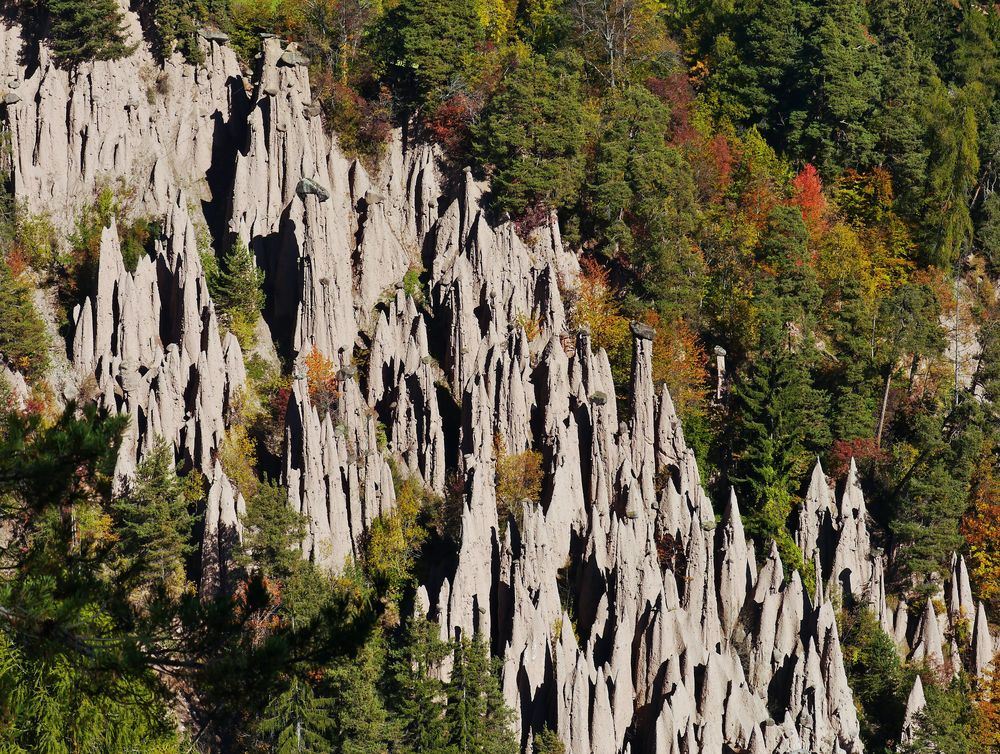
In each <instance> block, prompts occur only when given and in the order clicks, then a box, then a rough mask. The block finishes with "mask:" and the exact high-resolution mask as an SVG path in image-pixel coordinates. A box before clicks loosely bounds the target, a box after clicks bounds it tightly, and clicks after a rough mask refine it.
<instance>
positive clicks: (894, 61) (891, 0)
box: [871, 0, 929, 216]
mask: <svg viewBox="0 0 1000 754" xmlns="http://www.w3.org/2000/svg"><path fill="white" fill-rule="evenodd" d="M907 5H908V3H906V2H905V0H877V1H876V2H873V3H871V15H872V31H873V33H874V34H875V36H876V37H877V38H878V39H879V42H880V45H879V53H880V55H881V61H880V63H879V69H880V78H881V80H882V92H881V97H880V99H881V102H880V106H879V109H878V113H877V115H876V117H875V126H874V127H873V129H872V130H873V131H874V132H875V133H876V134H880V141H879V144H878V150H879V151H880V152H882V153H883V154H885V157H886V164H887V167H888V168H889V169H890V171H891V172H892V177H893V187H894V188H895V189H896V192H897V195H898V197H899V204H900V206H901V208H902V209H903V210H904V211H905V213H906V215H907V216H914V215H915V214H916V213H919V210H920V201H919V197H920V195H921V188H922V187H923V185H924V182H925V180H926V176H927V158H928V155H929V150H928V148H927V146H926V144H925V143H924V139H925V127H924V124H923V122H922V120H921V109H922V104H921V98H922V96H923V95H922V92H921V89H922V86H923V84H924V82H923V81H922V80H921V62H922V57H923V56H925V55H926V53H925V52H923V51H921V50H918V48H917V46H916V44H915V43H914V41H913V37H912V35H911V33H910V31H909V29H908V28H907V23H906V21H907V18H908V15H909V13H908V8H907Z"/></svg>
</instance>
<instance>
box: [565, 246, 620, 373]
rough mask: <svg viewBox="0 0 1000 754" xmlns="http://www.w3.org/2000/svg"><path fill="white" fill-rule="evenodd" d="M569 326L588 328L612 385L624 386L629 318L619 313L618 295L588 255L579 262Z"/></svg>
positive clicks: (606, 275) (606, 276)
mask: <svg viewBox="0 0 1000 754" xmlns="http://www.w3.org/2000/svg"><path fill="white" fill-rule="evenodd" d="M573 325H574V326H575V327H577V328H581V327H584V326H586V327H588V328H590V337H591V343H592V347H593V349H594V350H595V351H596V350H597V349H599V348H603V349H605V350H606V351H607V352H608V360H609V361H610V362H611V373H612V376H613V377H614V380H615V384H616V385H627V384H628V378H629V374H630V372H631V368H632V366H631V365H632V335H631V333H630V332H629V320H628V317H625V316H624V315H623V314H622V313H621V303H620V296H619V295H618V293H617V292H616V291H615V289H614V288H613V287H612V286H611V282H610V281H609V279H608V273H607V270H605V269H604V268H603V267H601V265H600V264H598V263H597V261H596V260H594V259H591V258H590V257H584V258H583V259H582V260H581V261H580V277H579V288H578V289H577V296H576V302H575V306H574V307H573Z"/></svg>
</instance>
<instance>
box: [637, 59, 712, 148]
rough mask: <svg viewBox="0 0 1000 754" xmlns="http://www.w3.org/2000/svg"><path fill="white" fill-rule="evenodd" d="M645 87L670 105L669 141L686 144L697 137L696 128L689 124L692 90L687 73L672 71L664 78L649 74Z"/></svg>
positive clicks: (692, 97)
mask: <svg viewBox="0 0 1000 754" xmlns="http://www.w3.org/2000/svg"><path fill="white" fill-rule="evenodd" d="M646 88H647V89H648V90H649V91H650V92H651V93H652V94H654V95H656V96H657V97H659V98H660V99H661V100H663V101H664V102H665V103H667V104H668V105H670V120H671V141H673V143H674V144H676V145H682V144H687V143H688V142H690V141H693V140H695V139H697V138H698V136H699V134H698V132H697V130H695V128H694V127H693V126H692V125H691V107H692V105H693V103H694V90H693V89H692V88H691V82H690V81H689V80H688V77H687V75H685V74H683V73H673V74H671V75H669V76H667V77H666V78H656V77H652V76H651V77H649V78H648V79H646Z"/></svg>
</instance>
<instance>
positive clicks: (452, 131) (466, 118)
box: [424, 92, 482, 156]
mask: <svg viewBox="0 0 1000 754" xmlns="http://www.w3.org/2000/svg"><path fill="white" fill-rule="evenodd" d="M481 110H482V102H480V101H478V99H476V98H473V97H470V96H468V95H466V94H464V93H461V92H460V93H459V94H456V95H454V96H453V97H449V98H448V99H446V100H445V101H444V102H442V103H441V104H440V105H439V106H438V107H437V108H435V110H434V111H433V112H432V113H430V115H428V116H427V118H426V119H425V121H424V128H425V129H426V132H427V136H428V138H430V139H431V140H432V141H435V142H437V143H439V144H441V145H442V146H444V148H445V151H446V152H447V153H448V154H449V155H452V156H459V155H463V154H465V153H466V152H467V151H468V144H469V128H470V127H471V126H472V123H473V121H475V119H476V117H477V116H478V115H479V113H480V111H481Z"/></svg>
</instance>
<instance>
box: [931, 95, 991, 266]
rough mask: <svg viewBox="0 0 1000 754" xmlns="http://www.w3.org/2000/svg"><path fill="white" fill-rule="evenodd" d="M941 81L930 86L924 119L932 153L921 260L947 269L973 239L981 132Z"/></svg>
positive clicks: (966, 106) (973, 117)
mask: <svg viewBox="0 0 1000 754" xmlns="http://www.w3.org/2000/svg"><path fill="white" fill-rule="evenodd" d="M955 94H956V93H955V92H953V91H949V90H948V89H947V88H946V87H945V85H944V84H943V83H942V82H940V81H932V82H931V85H930V87H929V93H928V98H927V99H928V102H927V106H926V108H925V118H926V122H927V126H928V133H927V143H928V145H929V146H930V149H931V156H930V160H929V163H928V171H927V185H926V188H925V191H924V196H925V204H924V218H923V236H924V238H923V247H924V248H923V256H924V261H925V262H926V263H928V264H934V265H937V266H939V267H945V268H947V267H949V266H950V265H951V264H952V263H953V262H954V261H955V260H956V259H957V258H958V257H959V255H960V254H961V253H963V251H964V250H966V248H967V245H968V243H969V242H970V241H971V239H972V237H973V226H972V216H971V214H970V210H969V202H970V200H971V198H972V192H973V188H974V186H975V182H976V175H977V173H978V171H979V128H978V126H977V123H976V114H975V110H974V107H973V105H972V104H971V103H970V102H967V101H966V99H967V98H966V97H965V96H955Z"/></svg>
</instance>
